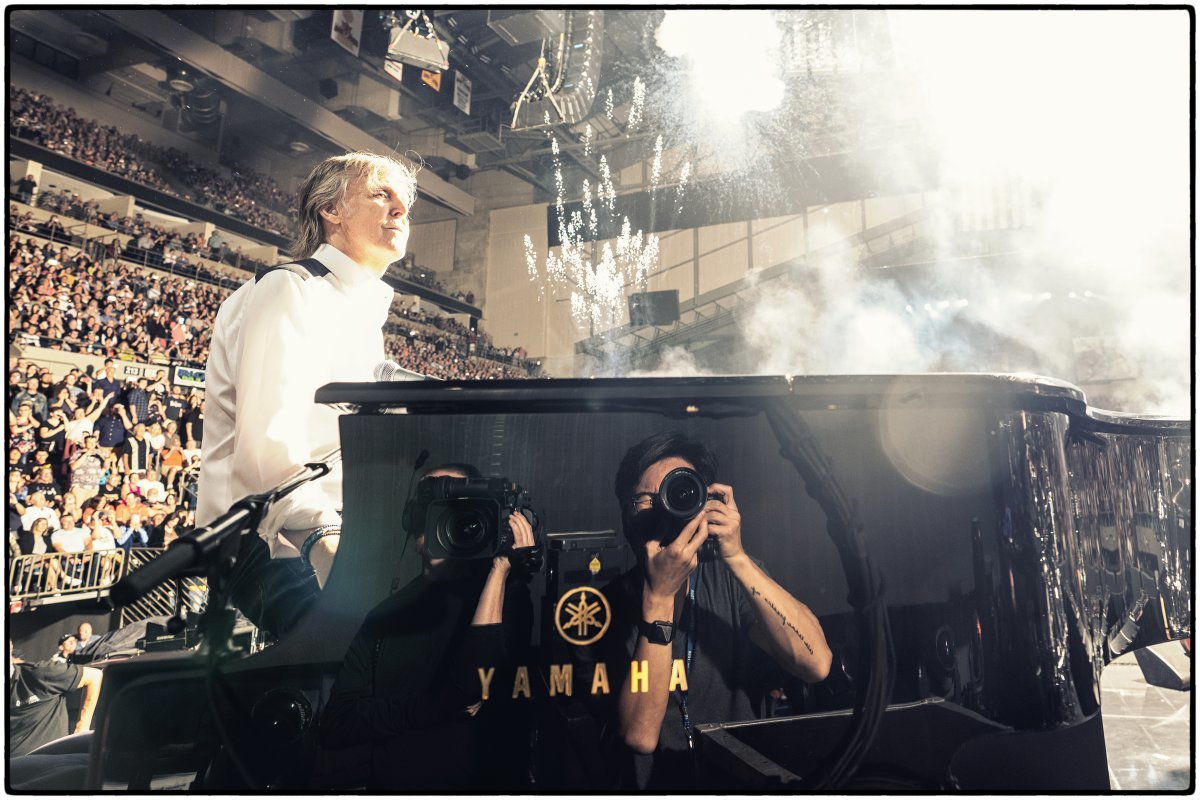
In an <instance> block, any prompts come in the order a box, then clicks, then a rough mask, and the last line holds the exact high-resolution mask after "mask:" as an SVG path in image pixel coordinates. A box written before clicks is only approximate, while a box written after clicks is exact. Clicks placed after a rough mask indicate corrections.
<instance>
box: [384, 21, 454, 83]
mask: <svg viewBox="0 0 1200 800" xmlns="http://www.w3.org/2000/svg"><path fill="white" fill-rule="evenodd" d="M404 13H405V15H406V16H407V17H408V20H407V21H406V22H404V23H403V24H401V23H400V18H399V17H398V16H397V15H396V12H394V11H389V12H388V13H387V14H386V15H385V16H384V19H383V24H384V27H386V28H388V30H389V33H388V49H387V55H386V56H385V57H384V58H385V59H386V60H387V61H399V62H400V63H402V64H409V65H411V66H414V67H418V68H420V69H425V70H429V71H430V72H441V71H442V70H444V69H446V68H448V67H449V66H450V60H449V58H450V45H448V44H447V43H445V42H443V41H442V40H441V39H439V38H438V35H437V32H436V31H435V30H434V28H433V23H432V22H431V21H430V20H429V15H428V14H426V13H425V12H424V11H406V12H404ZM418 19H419V20H421V21H422V23H423V24H424V27H425V33H424V34H418V33H417V27H416V23H417V20H418Z"/></svg>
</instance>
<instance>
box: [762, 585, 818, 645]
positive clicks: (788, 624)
mask: <svg viewBox="0 0 1200 800" xmlns="http://www.w3.org/2000/svg"><path fill="white" fill-rule="evenodd" d="M750 594H752V595H754V596H755V597H761V598H762V599H763V602H764V603H766V604H767V607H768V608H770V609H771V610H772V611H774V612H775V614H776V616H778V617H779V621H780V623H781V624H782V625H783V627H785V628H787V629H788V630H790V631H791V632H792V633H794V634H796V638H797V639H799V640H800V644H802V645H804V649H805V650H807V651H808V654H809V655H810V656H811V655H813V649H812V645H811V644H809V643H808V640H807V639H805V638H804V634H802V633H801V632H800V631H799V630H798V629H797V628H796V626H795V625H793V624H792V623H791V622H790V621H789V620H788V618H787V617H785V616H784V615H783V612H782V611H780V610H779V608H778V607H776V605H775V604H774V603H772V602H771V598H769V597H767V596H766V595H765V594H763V593H762V592H760V591H759V590H758V589H757V588H755V587H753V586H751V587H750Z"/></svg>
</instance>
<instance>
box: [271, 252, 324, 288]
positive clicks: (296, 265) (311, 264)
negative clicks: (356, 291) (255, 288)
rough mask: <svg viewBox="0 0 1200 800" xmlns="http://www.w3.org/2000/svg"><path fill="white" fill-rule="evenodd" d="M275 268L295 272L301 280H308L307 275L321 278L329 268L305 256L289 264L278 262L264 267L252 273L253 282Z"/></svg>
mask: <svg viewBox="0 0 1200 800" xmlns="http://www.w3.org/2000/svg"><path fill="white" fill-rule="evenodd" d="M277 269H286V270H287V271H288V272H292V273H295V274H296V275H299V276H300V279H301V280H305V281H306V280H308V279H309V277H310V276H311V277H313V278H323V277H325V276H326V275H328V274H329V268H328V267H326V266H325V265H324V264H322V263H321V262H320V261H317V260H316V259H315V258H305V259H302V260H300V261H293V262H291V263H290V264H280V265H278V266H275V267H266V268H264V269H260V270H258V271H257V272H255V273H254V282H255V283H258V282H259V281H261V280H262V278H263V276H264V275H266V274H268V273H271V272H274V271H275V270H277Z"/></svg>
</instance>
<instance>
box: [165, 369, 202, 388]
mask: <svg viewBox="0 0 1200 800" xmlns="http://www.w3.org/2000/svg"><path fill="white" fill-rule="evenodd" d="M171 382H172V383H177V384H179V385H180V386H191V387H193V388H196V389H203V388H204V370H202V369H200V368H199V367H175V368H174V375H173V376H172V377H171Z"/></svg>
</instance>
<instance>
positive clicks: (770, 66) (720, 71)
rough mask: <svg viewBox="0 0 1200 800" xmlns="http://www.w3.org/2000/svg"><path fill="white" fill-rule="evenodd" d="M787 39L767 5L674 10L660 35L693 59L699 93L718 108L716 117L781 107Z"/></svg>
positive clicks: (672, 51) (661, 41) (671, 50)
mask: <svg viewBox="0 0 1200 800" xmlns="http://www.w3.org/2000/svg"><path fill="white" fill-rule="evenodd" d="M781 38H782V37H781V35H780V30H779V25H778V24H777V23H776V21H775V15H774V13H773V12H771V11H765V10H752V11H745V10H704V11H694V10H671V11H667V12H666V14H665V16H664V17H663V21H662V24H661V25H660V26H659V28H658V31H657V33H656V34H655V41H656V42H657V44H658V46H659V47H660V48H662V50H663V51H664V52H665V53H667V54H668V55H672V56H675V57H677V58H681V59H683V60H684V61H686V62H687V65H688V69H689V72H690V76H691V85H692V93H693V96H694V97H695V99H696V100H697V101H698V102H700V103H703V104H705V105H707V106H708V107H709V108H710V109H711V110H712V112H713V119H714V120H723V119H731V118H737V117H739V116H740V115H742V114H743V113H745V112H747V111H771V110H773V109H775V108H777V107H778V106H779V104H780V102H782V100H783V90H784V85H783V81H782V80H780V79H779V78H778V77H777V73H778V63H777V61H778V59H777V54H778V48H779V43H780V40H781ZM731 64H737V69H730V65H731ZM748 75H752V76H754V78H753V80H747V79H746V76H748Z"/></svg>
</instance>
